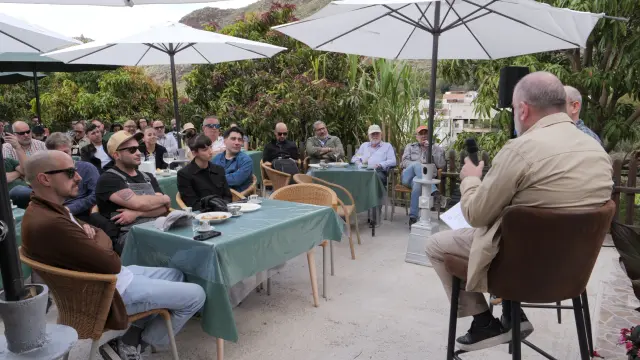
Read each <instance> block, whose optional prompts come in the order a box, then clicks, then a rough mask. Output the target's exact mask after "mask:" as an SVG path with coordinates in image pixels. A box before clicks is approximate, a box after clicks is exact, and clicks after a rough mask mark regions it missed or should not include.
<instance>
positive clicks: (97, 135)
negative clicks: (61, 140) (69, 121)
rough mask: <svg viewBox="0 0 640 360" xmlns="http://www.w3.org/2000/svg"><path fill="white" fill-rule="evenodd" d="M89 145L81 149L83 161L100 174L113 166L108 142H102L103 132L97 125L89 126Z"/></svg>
mask: <svg viewBox="0 0 640 360" xmlns="http://www.w3.org/2000/svg"><path fill="white" fill-rule="evenodd" d="M87 138H88V139H89V141H90V144H89V145H86V146H84V147H83V148H81V149H80V158H81V159H82V161H86V162H90V163H91V164H93V165H94V166H95V167H96V168H97V169H98V171H99V172H100V173H102V172H103V171H104V170H107V169H108V168H110V167H112V166H113V159H112V158H111V156H109V155H108V154H107V151H106V147H107V146H106V141H104V140H102V131H101V130H100V128H99V127H98V126H97V125H96V124H90V125H89V126H87Z"/></svg>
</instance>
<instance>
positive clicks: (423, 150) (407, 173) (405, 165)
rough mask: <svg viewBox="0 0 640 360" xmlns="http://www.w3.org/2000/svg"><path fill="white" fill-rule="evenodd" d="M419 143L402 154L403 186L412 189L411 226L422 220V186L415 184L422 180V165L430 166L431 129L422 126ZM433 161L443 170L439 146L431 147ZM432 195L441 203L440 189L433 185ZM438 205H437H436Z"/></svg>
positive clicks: (442, 158) (417, 136)
mask: <svg viewBox="0 0 640 360" xmlns="http://www.w3.org/2000/svg"><path fill="white" fill-rule="evenodd" d="M416 140H417V142H414V143H411V144H409V145H407V146H406V147H405V148H404V153H403V154H402V163H401V164H400V165H401V167H402V176H401V177H400V180H401V182H402V185H404V186H406V187H408V188H411V205H410V208H411V210H409V224H414V223H416V222H417V221H418V219H419V218H420V212H419V209H418V202H419V199H420V195H422V184H420V183H416V182H413V179H414V178H418V179H421V178H422V165H423V164H428V163H429V161H428V160H427V152H428V150H429V149H428V148H429V128H428V127H426V126H424V125H420V126H418V128H417V129H416ZM431 161H433V164H435V165H436V168H438V169H442V168H444V165H445V158H444V150H443V149H442V147H440V146H439V145H437V144H433V146H432V147H431ZM431 195H433V196H434V197H435V201H436V202H437V203H439V202H440V196H439V194H438V188H437V187H436V186H435V185H431ZM436 205H437V204H436Z"/></svg>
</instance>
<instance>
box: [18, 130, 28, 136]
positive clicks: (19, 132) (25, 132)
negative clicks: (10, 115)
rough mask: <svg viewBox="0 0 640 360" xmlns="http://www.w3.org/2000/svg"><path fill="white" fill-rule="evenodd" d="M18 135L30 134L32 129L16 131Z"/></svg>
mask: <svg viewBox="0 0 640 360" xmlns="http://www.w3.org/2000/svg"><path fill="white" fill-rule="evenodd" d="M15 134H16V135H29V134H31V130H27V131H15Z"/></svg>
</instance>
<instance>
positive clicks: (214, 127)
mask: <svg viewBox="0 0 640 360" xmlns="http://www.w3.org/2000/svg"><path fill="white" fill-rule="evenodd" d="M204 127H208V128H209V129H220V124H205V125H204Z"/></svg>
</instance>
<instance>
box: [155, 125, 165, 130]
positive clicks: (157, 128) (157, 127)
mask: <svg viewBox="0 0 640 360" xmlns="http://www.w3.org/2000/svg"><path fill="white" fill-rule="evenodd" d="M154 129H156V130H160V129H164V125H162V126H156V127H154Z"/></svg>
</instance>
